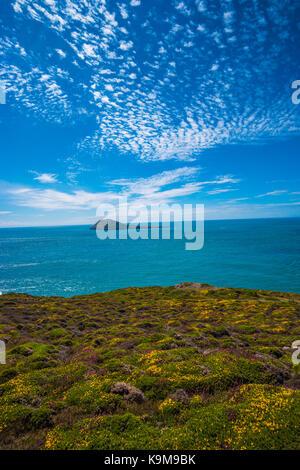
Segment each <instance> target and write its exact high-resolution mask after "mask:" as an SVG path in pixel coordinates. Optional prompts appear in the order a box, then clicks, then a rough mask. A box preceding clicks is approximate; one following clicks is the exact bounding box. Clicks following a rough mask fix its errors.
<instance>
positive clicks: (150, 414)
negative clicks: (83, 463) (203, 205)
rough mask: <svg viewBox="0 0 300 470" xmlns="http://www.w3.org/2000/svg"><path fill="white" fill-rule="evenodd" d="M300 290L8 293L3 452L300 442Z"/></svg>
mask: <svg viewBox="0 0 300 470" xmlns="http://www.w3.org/2000/svg"><path fill="white" fill-rule="evenodd" d="M299 314H300V295H297V294H287V293H279V292H268V291H256V290H245V289H232V288H226V289H215V288H211V287H209V286H205V285H202V286H199V285H187V284H183V285H180V286H177V287H168V288H163V287H149V288H128V289H122V290H117V291H113V292H109V293H104V294H94V295H88V296H78V297H73V298H70V299H65V298H58V297H50V298H47V297H32V296H29V295H23V294H6V295H3V296H1V297H0V339H2V340H4V341H5V342H6V347H7V350H8V354H7V364H6V365H1V364H0V448H1V449H113V450H116V449H165V450H166V449H295V448H297V447H299V441H298V440H297V428H296V426H297V424H298V423H299V408H300V406H299V395H300V392H299V391H297V390H296V389H297V388H299V376H297V372H298V371H297V370H296V368H297V367H298V366H293V364H292V362H291V354H292V352H293V350H292V349H291V344H292V342H293V341H294V340H296V339H300V327H299Z"/></svg>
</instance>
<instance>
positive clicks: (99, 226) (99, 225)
mask: <svg viewBox="0 0 300 470" xmlns="http://www.w3.org/2000/svg"><path fill="white" fill-rule="evenodd" d="M133 228H137V229H140V228H147V227H141V226H140V224H136V225H134V224H123V223H122V222H119V221H117V220H113V219H102V220H101V219H100V220H98V222H96V223H95V224H94V225H93V226H92V227H90V230H105V231H108V230H127V229H133Z"/></svg>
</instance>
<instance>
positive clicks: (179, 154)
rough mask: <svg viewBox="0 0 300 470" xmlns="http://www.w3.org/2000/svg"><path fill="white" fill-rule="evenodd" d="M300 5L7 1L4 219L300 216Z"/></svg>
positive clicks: (1, 49) (3, 17)
mask: <svg viewBox="0 0 300 470" xmlns="http://www.w3.org/2000/svg"><path fill="white" fill-rule="evenodd" d="M297 3H298V2H295V1H294V0H281V1H280V2H278V0H260V1H259V0H251V1H250V0H245V1H239V2H236V1H231V0H230V1H229V0H228V1H226V0H222V1H217V0H209V1H208V0H201V1H200V0H127V1H125V0H120V1H117V0H114V1H112V0H81V1H80V2H79V1H75V0H36V1H32V0H12V1H10V0H1V3H0V81H1V84H2V87H3V88H5V90H6V104H0V137H1V147H0V155H1V170H2V171H1V175H0V226H2V227H7V226H27V225H53V224H54V225H56V224H84V223H86V224H89V223H92V222H94V221H95V219H96V210H97V207H98V206H99V204H103V203H106V202H114V201H116V200H117V197H118V196H119V195H126V196H127V197H128V199H129V201H130V202H136V203H140V204H151V203H154V204H157V203H172V202H177V203H204V204H205V212H206V217H207V218H209V219H215V218H217V219H219V218H252V217H291V216H299V215H300V185H299V181H300V177H299V175H300V172H299V170H300V168H299V167H300V165H299V148H300V105H297V104H293V102H292V99H291V96H292V93H293V89H292V83H293V81H295V80H297V79H298V80H299V79H300V70H299V33H300V16H299V3H298V10H297Z"/></svg>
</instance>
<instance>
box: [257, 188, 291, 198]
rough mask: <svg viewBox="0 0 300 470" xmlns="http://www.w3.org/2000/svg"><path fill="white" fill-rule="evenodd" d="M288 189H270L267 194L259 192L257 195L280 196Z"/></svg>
mask: <svg viewBox="0 0 300 470" xmlns="http://www.w3.org/2000/svg"><path fill="white" fill-rule="evenodd" d="M287 192H288V191H287V190H286V189H282V190H280V191H270V192H268V193H265V194H259V195H258V196H255V197H265V196H280V195H281V194H284V193H287Z"/></svg>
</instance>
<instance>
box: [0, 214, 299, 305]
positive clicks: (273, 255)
mask: <svg viewBox="0 0 300 470" xmlns="http://www.w3.org/2000/svg"><path fill="white" fill-rule="evenodd" d="M204 233H205V235H204V239H205V240H204V246H203V248H202V249H201V250H199V251H187V250H185V242H186V240H174V239H170V240H162V239H160V240H141V239H139V240H131V239H128V240H118V239H117V240H99V239H98V238H97V236H96V231H94V230H89V227H88V226H73V227H70V226H68V227H41V228H13V229H8V228H7V229H0V291H1V292H2V293H3V294H4V293H6V292H23V293H28V294H33V295H46V296H50V295H56V296H64V297H69V296H73V295H79V294H90V293H94V292H104V291H109V290H112V289H118V288H122V287H128V286H152V285H160V286H169V285H174V284H177V283H180V282H183V281H191V282H207V283H209V284H213V285H215V286H224V287H227V286H232V287H244V288H251V289H252V288H253V289H268V290H278V291H286V292H298V293H300V249H299V247H300V219H296V218H294V219H257V220H218V221H206V222H205V231H204Z"/></svg>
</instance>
